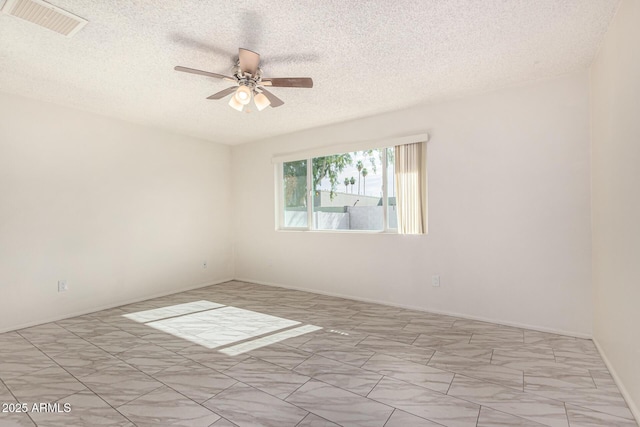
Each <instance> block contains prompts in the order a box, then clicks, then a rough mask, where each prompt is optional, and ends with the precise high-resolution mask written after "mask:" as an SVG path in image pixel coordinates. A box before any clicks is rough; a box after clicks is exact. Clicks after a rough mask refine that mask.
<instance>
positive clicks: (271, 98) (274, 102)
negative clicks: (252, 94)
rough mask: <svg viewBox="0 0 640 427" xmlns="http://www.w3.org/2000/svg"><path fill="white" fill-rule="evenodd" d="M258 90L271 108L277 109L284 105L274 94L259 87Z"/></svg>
mask: <svg viewBox="0 0 640 427" xmlns="http://www.w3.org/2000/svg"><path fill="white" fill-rule="evenodd" d="M260 90H262V93H264V96H266V97H267V99H268V100H269V102H270V103H271V106H272V107H273V108H276V107H279V106H281V105H282V104H284V101H283V100H282V99H280V98H278V97H277V96H275V95H274V94H272V93H271V92H269V91H268V90H266V89H265V88H263V87H261V88H260Z"/></svg>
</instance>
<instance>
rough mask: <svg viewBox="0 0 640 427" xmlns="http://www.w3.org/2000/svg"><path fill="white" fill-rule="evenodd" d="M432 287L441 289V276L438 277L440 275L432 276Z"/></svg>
mask: <svg viewBox="0 0 640 427" xmlns="http://www.w3.org/2000/svg"><path fill="white" fill-rule="evenodd" d="M431 285H432V286H433V287H434V288H439V287H440V276H438V275H434V276H431Z"/></svg>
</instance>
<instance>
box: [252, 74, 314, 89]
mask: <svg viewBox="0 0 640 427" xmlns="http://www.w3.org/2000/svg"><path fill="white" fill-rule="evenodd" d="M260 83H261V84H263V85H265V86H271V87H306V88H312V87H313V80H311V78H310V77H284V78H280V79H262V81H261V82H260Z"/></svg>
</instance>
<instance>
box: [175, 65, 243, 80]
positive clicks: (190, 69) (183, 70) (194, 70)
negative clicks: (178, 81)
mask: <svg viewBox="0 0 640 427" xmlns="http://www.w3.org/2000/svg"><path fill="white" fill-rule="evenodd" d="M174 70H176V71H182V72H184V73H191V74H200V75H201V76H207V77H215V78H216V79H223V80H228V81H231V82H235V81H236V79H234V78H233V77H229V76H224V75H222V74H216V73H210V72H209V71H202V70H196V69H194V68H187V67H181V66H179V65H178V66H177V67H174Z"/></svg>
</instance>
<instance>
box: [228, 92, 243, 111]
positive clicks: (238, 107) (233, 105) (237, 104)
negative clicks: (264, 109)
mask: <svg viewBox="0 0 640 427" xmlns="http://www.w3.org/2000/svg"><path fill="white" fill-rule="evenodd" d="M229 106H230V107H231V108H233V109H234V110H238V111H240V112H242V109H243V108H244V104H242V103H241V102H239V101H238V100H237V99H236V96H235V95H234V96H232V97H231V99H230V100H229Z"/></svg>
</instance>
